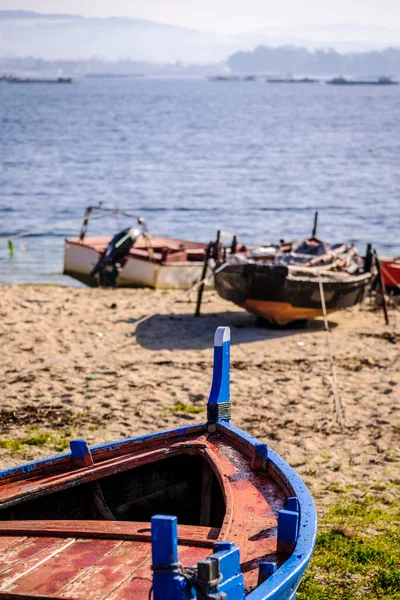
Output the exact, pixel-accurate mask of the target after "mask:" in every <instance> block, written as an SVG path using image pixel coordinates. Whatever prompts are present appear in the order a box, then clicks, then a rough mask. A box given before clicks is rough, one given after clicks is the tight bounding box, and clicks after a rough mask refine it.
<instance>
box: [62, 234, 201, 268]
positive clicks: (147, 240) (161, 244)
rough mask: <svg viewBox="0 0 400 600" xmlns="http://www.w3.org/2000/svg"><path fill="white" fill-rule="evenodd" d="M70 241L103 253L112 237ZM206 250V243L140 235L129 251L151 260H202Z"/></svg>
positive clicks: (135, 255)
mask: <svg viewBox="0 0 400 600" xmlns="http://www.w3.org/2000/svg"><path fill="white" fill-rule="evenodd" d="M67 241H68V243H72V244H79V245H80V246H87V247H89V248H94V249H95V250H96V251H97V252H99V253H100V254H102V253H103V252H105V250H106V248H107V246H108V244H109V242H110V241H111V237H87V238H85V239H84V241H83V242H81V241H80V240H79V238H69V239H68V240H67ZM205 252H206V244H202V243H201V242H188V241H186V240H179V239H174V238H168V237H157V236H150V237H144V236H142V235H141V236H139V238H138V239H137V240H136V241H135V243H134V245H133V247H132V248H131V249H130V251H129V256H131V257H133V258H138V259H141V260H146V261H151V262H167V263H168V262H171V263H175V262H202V261H204V256H205Z"/></svg>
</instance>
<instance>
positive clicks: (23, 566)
mask: <svg viewBox="0 0 400 600" xmlns="http://www.w3.org/2000/svg"><path fill="white" fill-rule="evenodd" d="M34 539H35V538H33V540H34ZM45 541H47V546H46V547H45V548H43V550H41V551H40V552H37V553H36V554H35V555H34V556H31V557H30V558H28V559H25V560H22V561H20V562H19V563H18V564H17V565H14V566H12V567H10V568H8V569H7V570H6V571H4V572H3V573H1V574H0V590H1V591H5V590H7V588H9V586H11V585H13V584H14V582H16V581H17V580H18V579H19V578H20V577H23V576H26V575H28V574H29V573H30V572H31V571H33V570H34V569H36V568H38V567H40V566H41V565H42V564H44V563H45V562H46V561H48V560H50V559H51V558H52V557H53V556H55V555H56V554H59V553H60V552H62V551H63V550H65V549H66V548H67V547H69V546H70V545H71V544H73V543H74V542H75V539H74V538H64V539H61V540H53V539H50V540H49V539H48V538H47V539H46V540H45ZM30 591H31V590H28V592H30Z"/></svg>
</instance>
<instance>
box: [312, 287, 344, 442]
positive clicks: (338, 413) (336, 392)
mask: <svg viewBox="0 0 400 600" xmlns="http://www.w3.org/2000/svg"><path fill="white" fill-rule="evenodd" d="M318 283H319V293H320V296H321V306H322V313H323V316H324V325H325V332H326V344H327V346H328V353H329V362H330V366H331V373H332V390H333V395H334V398H335V410H336V417H337V420H338V423H339V426H340V429H341V430H342V433H344V430H345V426H344V420H343V409H342V402H341V400H340V394H339V386H338V382H337V377H336V369H335V362H334V357H333V351H332V346H331V340H330V335H331V331H330V329H329V323H328V317H327V313H326V304H325V293H324V286H323V283H322V277H321V275H320V276H319V280H318Z"/></svg>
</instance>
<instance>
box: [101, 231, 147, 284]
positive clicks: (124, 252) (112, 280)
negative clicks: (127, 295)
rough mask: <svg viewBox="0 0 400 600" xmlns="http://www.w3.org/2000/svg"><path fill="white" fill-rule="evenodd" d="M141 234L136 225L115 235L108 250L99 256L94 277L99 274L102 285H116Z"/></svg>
mask: <svg viewBox="0 0 400 600" xmlns="http://www.w3.org/2000/svg"><path fill="white" fill-rule="evenodd" d="M140 235H141V232H140V230H139V229H137V228H136V227H130V228H128V229H124V231H121V232H120V233H117V235H115V236H114V237H113V238H112V240H111V242H110V243H109V244H108V246H107V249H106V251H105V252H104V254H102V256H101V257H100V258H99V260H98V262H97V264H96V266H95V267H94V269H93V271H92V272H91V273H90V275H91V276H92V277H94V276H95V275H97V274H98V275H99V281H100V285H101V286H103V287H116V286H117V279H118V273H119V270H120V269H121V267H123V266H124V264H125V263H126V261H127V258H128V254H129V251H130V249H131V248H132V246H133V245H134V243H135V241H136V240H137V239H138V237H139V236H140Z"/></svg>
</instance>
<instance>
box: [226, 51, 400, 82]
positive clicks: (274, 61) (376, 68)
mask: <svg viewBox="0 0 400 600" xmlns="http://www.w3.org/2000/svg"><path fill="white" fill-rule="evenodd" d="M227 64H228V66H229V68H230V69H231V70H232V71H233V72H236V73H280V74H282V73H287V72H291V73H297V74H299V73H300V74H304V75H339V74H341V75H397V74H399V73H400V48H386V49H385V50H380V51H376V50H375V51H372V52H357V53H356V52H351V53H347V54H340V53H339V52H336V51H335V50H332V49H330V50H321V49H319V50H315V51H314V52H310V51H309V50H307V49H306V48H295V47H293V46H284V47H280V48H270V47H267V46H258V47H257V48H256V49H255V50H253V51H250V52H243V51H241V52H236V53H235V54H233V55H232V56H230V57H229V58H228V60H227Z"/></svg>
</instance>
